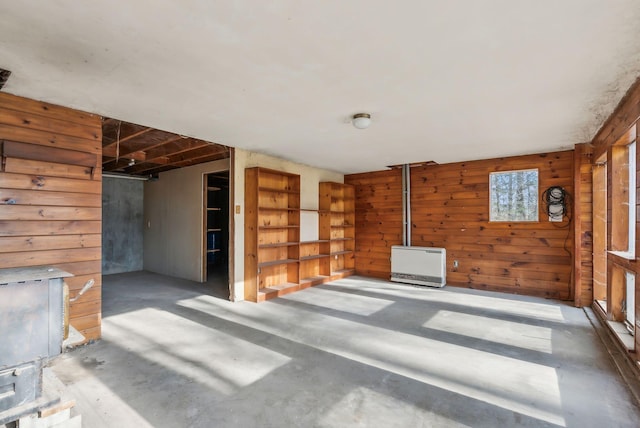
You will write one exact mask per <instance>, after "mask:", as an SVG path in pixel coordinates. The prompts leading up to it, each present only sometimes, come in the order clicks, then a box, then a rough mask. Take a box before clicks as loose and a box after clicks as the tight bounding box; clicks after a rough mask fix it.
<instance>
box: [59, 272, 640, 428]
mask: <svg viewBox="0 0 640 428" xmlns="http://www.w3.org/2000/svg"><path fill="white" fill-rule="evenodd" d="M214 294H216V293H214V292H207V291H206V290H205V289H204V288H203V286H202V284H196V283H192V282H189V281H183V280H177V279H174V278H168V277H164V276H160V275H155V274H150V273H144V272H139V273H133V274H119V275H112V276H107V277H105V278H104V285H103V299H104V303H103V305H104V306H103V337H104V338H103V340H102V341H100V342H98V343H96V344H93V345H90V346H86V347H82V348H79V349H76V350H75V351H73V352H70V353H68V354H64V355H63V356H61V357H59V358H58V359H57V360H56V361H55V363H54V365H53V369H54V372H55V373H56V374H57V376H58V377H59V378H60V379H61V380H62V381H63V382H64V383H65V384H66V385H67V386H68V389H69V391H68V392H69V393H70V394H71V395H74V396H75V397H76V399H77V401H78V404H77V406H76V409H77V411H79V412H80V413H81V414H82V417H83V422H84V426H85V427H91V428H101V427H149V426H154V427H257V426H260V427H279V428H282V427H349V426H356V427H454V426H471V427H498V426H503V427H513V426H526V427H558V426H560V427H580V428H584V427H637V426H638V421H639V420H640V411H639V409H638V408H637V407H636V406H635V404H634V401H633V400H632V398H631V395H630V393H629V391H628V389H627V387H626V385H625V384H624V383H623V382H622V380H621V378H620V376H619V375H618V373H617V372H616V371H615V369H614V366H613V364H612V361H611V360H610V358H609V356H608V354H607V352H606V350H605V349H604V348H603V346H602V344H601V342H600V341H599V339H598V336H597V334H596V333H595V330H594V328H593V327H592V325H591V324H590V322H589V320H588V318H587V317H586V315H585V312H584V311H583V310H581V309H576V308H572V307H570V306H568V305H567V304H565V303H558V302H555V301H549V300H543V299H535V298H527V297H518V296H510V295H505V294H498V293H488V292H478V291H473V290H466V289H457V288H452V287H446V288H444V289H431V288H424V287H412V286H407V285H401V284H393V283H389V282H384V281H376V280H370V279H365V278H361V277H351V278H347V279H344V280H340V281H336V282H334V283H331V284H327V285H324V286H319V287H315V288H311V289H307V290H304V291H301V292H298V293H295V294H291V295H288V296H286V297H284V298H280V299H276V300H272V301H268V302H265V303H261V304H253V303H247V302H239V303H230V302H228V301H225V300H223V299H220V298H217V297H215V296H214Z"/></svg>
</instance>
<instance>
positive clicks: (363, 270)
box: [344, 169, 402, 279]
mask: <svg viewBox="0 0 640 428" xmlns="http://www.w3.org/2000/svg"><path fill="white" fill-rule="evenodd" d="M344 181H345V183H347V184H352V185H353V186H354V188H355V198H356V202H355V208H356V215H355V222H356V223H355V224H356V227H355V236H356V245H355V268H356V273H357V274H358V275H364V276H371V277H376V278H384V279H389V275H390V273H391V262H390V258H391V246H392V245H402V176H401V170H399V169H393V170H389V171H378V172H371V173H363V174H352V175H347V176H345V180H344Z"/></svg>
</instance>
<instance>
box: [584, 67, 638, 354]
mask: <svg viewBox="0 0 640 428" xmlns="http://www.w3.org/2000/svg"><path fill="white" fill-rule="evenodd" d="M634 124H635V125H636V128H639V127H640V78H639V79H638V80H636V82H635V83H634V84H633V85H632V86H631V88H629V90H628V91H627V94H626V95H625V96H624V98H623V99H622V100H621V101H620V103H619V104H618V106H617V107H616V110H615V111H614V112H613V114H612V115H611V116H610V117H609V118H608V119H607V121H606V122H605V124H604V125H603V126H602V128H601V129H600V130H599V131H598V133H597V134H596V136H595V137H594V139H593V141H592V145H593V147H594V149H593V157H594V159H600V158H601V157H604V156H607V158H608V161H610V160H611V158H612V154H611V152H612V150H611V149H612V146H613V145H614V144H615V143H616V142H617V141H618V140H619V139H620V138H622V137H623V136H624V135H625V134H626V133H628V131H629V129H630V128H631V127H632V126H633V125H634ZM637 145H638V141H637V137H636V146H637ZM611 170H612V168H610V167H609V168H607V211H608V215H607V223H608V224H607V228H608V231H609V233H608V236H607V248H611V230H612V224H611V220H612V215H611V212H612V197H611V195H612V193H613V192H612V188H611V182H612V179H613V172H612V171H611ZM639 179H640V150H637V152H636V183H638V180H639ZM635 192H636V218H635V221H636V258H635V259H634V260H628V259H625V258H623V257H620V256H619V255H617V254H614V253H611V252H609V253H608V254H607V268H608V271H609V275H608V278H607V288H608V289H613V288H616V287H612V283H613V282H614V278H612V276H613V275H612V271H613V270H614V267H620V268H623V269H626V270H628V271H631V272H635V273H636V289H635V305H636V307H635V316H636V318H635V325H634V329H635V336H634V338H635V352H630V353H629V354H628V355H629V357H630V358H631V359H632V360H633V361H635V362H640V356H639V353H638V350H639V349H640V279H639V278H638V275H640V266H638V263H637V255H638V253H639V252H640V186H639V185H638V184H636V188H635ZM609 293H610V292H609ZM609 293H608V294H609ZM609 297H611V296H610V294H609ZM618 297H621V296H618ZM618 300H619V299H618ZM612 303H613V304H609V303H608V304H607V306H608V311H607V313H606V314H605V315H606V316H607V318H609V319H613V318H614V317H613V313H612V309H611V308H612V307H613V306H617V305H618V304H619V303H618V302H612ZM594 307H595V308H596V311H598V306H597V305H594Z"/></svg>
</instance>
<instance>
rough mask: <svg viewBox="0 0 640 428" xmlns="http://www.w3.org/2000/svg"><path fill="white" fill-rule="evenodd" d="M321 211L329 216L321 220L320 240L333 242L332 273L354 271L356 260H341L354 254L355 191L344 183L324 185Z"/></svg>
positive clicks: (321, 192) (322, 217)
mask: <svg viewBox="0 0 640 428" xmlns="http://www.w3.org/2000/svg"><path fill="white" fill-rule="evenodd" d="M319 207H320V208H321V209H326V210H328V215H324V216H321V217H320V238H324V239H329V246H330V248H331V252H330V260H329V265H330V268H329V270H330V273H331V276H332V279H335V278H333V272H344V273H345V276H346V275H347V273H348V272H352V271H353V269H354V267H355V260H354V258H353V257H337V256H346V255H349V254H354V246H355V188H354V187H353V186H352V185H349V184H344V183H331V182H326V183H320V204H319Z"/></svg>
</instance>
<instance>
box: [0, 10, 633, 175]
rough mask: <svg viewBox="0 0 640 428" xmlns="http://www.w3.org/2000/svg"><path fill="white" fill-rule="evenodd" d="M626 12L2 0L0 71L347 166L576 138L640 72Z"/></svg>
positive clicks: (160, 121)
mask: <svg viewBox="0 0 640 428" xmlns="http://www.w3.org/2000/svg"><path fill="white" fill-rule="evenodd" d="M639 22H640V3H639V2H638V0H528V1H525V0H483V1H474V0H466V1H465V0H457V1H456V0H404V1H396V2H392V1H388V0H366V1H365V0H324V1H317V2H312V1H303V0H271V1H257V0H252V1H249V0H237V1H215V2H214V1H206V0H128V1H112V0H111V1H108V0H93V1H73V0H57V1H54V0H50V1H41V0H40V1H35V0H30V1H25V0H20V1H15V0H12V1H10V0H0V68H6V69H9V70H11V71H12V72H13V74H12V76H11V78H10V79H9V82H8V83H7V85H6V86H5V89H3V90H4V91H6V92H9V93H13V94H17V95H22V96H26V97H30V98H35V99H40V100H45V101H50V102H53V103H56V104H61V105H65V106H70V107H75V108H78V109H81V110H85V111H90V112H94V113H98V114H101V115H105V116H109V117H115V118H119V119H123V120H127V121H130V122H136V123H139V124H142V125H147V126H153V127H156V128H159V129H163V130H167V131H172V132H177V133H180V134H187V135H191V136H194V137H198V138H202V139H205V140H210V141H214V142H217V143H220V144H225V145H228V146H233V147H239V148H244V149H249V150H254V151H259V152H264V153H268V154H273V155H276V156H280V157H283V158H287V159H291V160H294V161H298V162H301V163H305V164H309V165H314V166H319V167H324V168H328V169H332V170H336V171H340V172H345V173H348V172H361V171H371V170H379V169H384V167H385V166H386V165H391V164H401V163H411V162H418V161H425V160H435V161H437V162H439V163H445V162H452V161H461V160H472V159H482V158H491V157H497V156H507V155H517V154H525V153H538V152H543V151H550V150H557V149H567V148H572V147H573V145H574V144H575V143H581V142H586V141H589V140H590V139H591V138H592V137H593V135H594V134H595V132H596V131H597V129H598V128H599V127H600V126H601V125H602V123H603V121H604V119H606V117H607V116H608V115H609V114H610V113H611V111H612V110H613V108H614V107H615V105H616V104H617V102H618V101H619V100H620V98H621V97H622V95H623V94H624V93H625V91H626V90H627V89H628V87H629V86H630V85H631V84H632V83H633V81H634V80H635V79H636V77H637V76H638V75H640V25H638V23H639ZM358 112H368V113H371V115H372V119H373V123H372V125H371V127H370V128H369V129H366V130H357V129H355V128H354V127H353V126H351V125H350V124H349V117H350V116H351V115H352V114H354V113H358Z"/></svg>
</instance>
